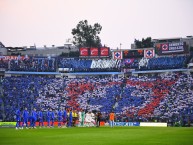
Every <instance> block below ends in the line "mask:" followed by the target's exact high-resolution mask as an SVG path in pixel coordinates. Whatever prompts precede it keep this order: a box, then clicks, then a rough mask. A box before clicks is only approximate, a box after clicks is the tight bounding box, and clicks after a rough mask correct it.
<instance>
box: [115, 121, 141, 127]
mask: <svg viewBox="0 0 193 145" xmlns="http://www.w3.org/2000/svg"><path fill="white" fill-rule="evenodd" d="M114 125H115V126H139V125H140V123H139V122H114Z"/></svg>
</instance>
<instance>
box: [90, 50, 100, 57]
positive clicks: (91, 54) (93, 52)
mask: <svg viewBox="0 0 193 145" xmlns="http://www.w3.org/2000/svg"><path fill="white" fill-rule="evenodd" d="M98 55H99V49H98V48H90V56H98Z"/></svg>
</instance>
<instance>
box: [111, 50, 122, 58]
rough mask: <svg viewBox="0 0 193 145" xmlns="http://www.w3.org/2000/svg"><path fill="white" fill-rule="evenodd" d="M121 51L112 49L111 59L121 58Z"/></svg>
mask: <svg viewBox="0 0 193 145" xmlns="http://www.w3.org/2000/svg"><path fill="white" fill-rule="evenodd" d="M122 58H123V56H122V51H114V52H113V59H122Z"/></svg>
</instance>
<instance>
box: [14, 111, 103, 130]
mask: <svg viewBox="0 0 193 145" xmlns="http://www.w3.org/2000/svg"><path fill="white" fill-rule="evenodd" d="M15 115H16V129H23V128H24V127H26V129H28V128H36V122H39V127H45V124H44V117H46V121H47V127H48V128H51V127H54V122H55V119H56V118H57V120H58V127H59V128H61V127H73V126H79V127H83V126H88V127H89V126H97V127H99V126H100V121H101V117H102V114H101V113H100V112H98V113H96V114H94V113H92V112H88V113H86V114H85V112H84V110H80V111H79V112H77V110H72V109H70V108H68V109H65V110H63V111H62V110H58V111H57V117H55V113H54V111H53V110H52V109H50V110H48V111H47V112H46V115H44V114H43V113H42V111H36V109H35V108H34V110H33V111H32V112H31V113H29V112H28V110H27V108H25V109H24V110H23V111H20V110H19V109H18V110H16V114H15Z"/></svg>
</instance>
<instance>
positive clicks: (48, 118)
mask: <svg viewBox="0 0 193 145" xmlns="http://www.w3.org/2000/svg"><path fill="white" fill-rule="evenodd" d="M50 110H51V109H50ZM50 110H48V111H47V115H46V116H47V122H48V125H47V127H50V119H51V111H50Z"/></svg>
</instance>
